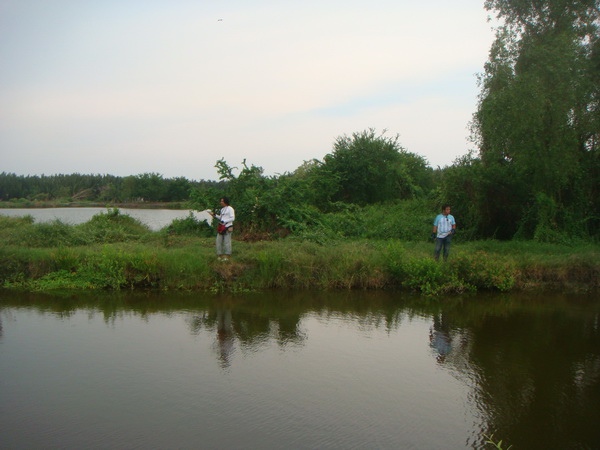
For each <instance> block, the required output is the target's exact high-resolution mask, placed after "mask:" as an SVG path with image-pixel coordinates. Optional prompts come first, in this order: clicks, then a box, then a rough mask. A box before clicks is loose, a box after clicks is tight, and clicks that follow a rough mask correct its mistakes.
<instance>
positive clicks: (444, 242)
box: [431, 205, 456, 261]
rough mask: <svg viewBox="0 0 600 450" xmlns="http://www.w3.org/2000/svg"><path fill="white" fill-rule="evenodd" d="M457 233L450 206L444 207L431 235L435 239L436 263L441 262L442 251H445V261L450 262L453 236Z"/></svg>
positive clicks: (434, 253) (434, 222) (434, 254)
mask: <svg viewBox="0 0 600 450" xmlns="http://www.w3.org/2000/svg"><path fill="white" fill-rule="evenodd" d="M455 232H456V221H455V220H454V216H452V215H451V214H450V205H442V213H441V214H438V215H437V216H436V218H435V220H434V221H433V232H432V233H431V237H432V238H433V239H435V250H434V252H433V256H434V258H435V260H436V261H439V259H440V253H441V251H442V249H444V261H447V260H448V254H449V253H450V245H451V244H452V235H453V234H454V233H455Z"/></svg>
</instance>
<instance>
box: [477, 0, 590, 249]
mask: <svg viewBox="0 0 600 450" xmlns="http://www.w3.org/2000/svg"><path fill="white" fill-rule="evenodd" d="M485 7H486V9H488V10H490V11H493V12H495V13H496V16H497V18H498V19H499V20H500V21H501V23H502V24H503V25H502V26H500V27H499V28H498V29H497V35H496V40H495V42H494V43H493V45H492V48H491V50H490V56H489V60H488V62H487V63H486V65H485V72H484V74H483V75H482V77H481V80H480V82H481V94H480V102H479V106H478V110H477V112H476V114H475V120H474V130H475V137H476V140H477V142H478V145H479V152H480V155H479V156H480V158H481V163H482V166H483V174H484V176H483V177H482V182H481V189H482V190H483V191H484V192H485V195H484V196H483V198H485V199H486V205H485V206H484V205H481V211H480V212H481V214H482V216H483V217H482V224H483V226H484V227H485V226H487V227H488V228H492V227H498V225H499V224H500V225H501V226H502V227H503V229H504V230H505V233H506V234H507V235H512V234H514V233H515V232H520V233H521V234H522V235H523V236H527V237H532V236H533V237H537V238H540V239H551V236H556V234H557V233H560V232H564V231H570V232H575V233H581V232H587V233H591V234H596V233H598V230H599V229H600V218H599V217H598V215H599V213H598V211H600V203H598V194H599V192H598V189H599V188H598V186H599V185H600V175H599V173H600V164H599V161H600V157H599V153H600V39H599V35H598V31H599V24H600V5H599V1H598V0H575V1H573V0H486V2H485ZM507 209H509V210H507ZM505 237H509V236H505Z"/></svg>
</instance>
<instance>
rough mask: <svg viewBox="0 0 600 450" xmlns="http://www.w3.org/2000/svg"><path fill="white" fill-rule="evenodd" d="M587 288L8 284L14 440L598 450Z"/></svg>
mask: <svg viewBox="0 0 600 450" xmlns="http://www.w3.org/2000/svg"><path fill="white" fill-rule="evenodd" d="M599 317H600V305H599V304H598V302H597V300H596V299H595V298H591V297H585V296H559V295H544V296H539V297H536V296H533V295H526V296H516V295H502V296H499V295H486V296H482V295H477V296H472V297H453V298H445V299H427V298H423V297H418V296H411V295H406V294H397V293H365V292H360V293H354V292H348V293H287V292H271V293H261V294H247V295H243V296H224V297H215V296H209V295H206V294H200V293H193V294H165V293H121V294H119V293H117V294H109V293H94V294H89V295H85V296H83V295H77V296H68V295H64V296H51V295H32V294H16V293H12V292H0V321H1V322H0V326H1V328H0V445H1V447H2V448H111V449H112V448H207V449H212V448H214V449H216V448H232V449H241V448H292V449H315V448H319V449H321V448H336V449H337V448H344V449H346V448H369V449H370V448H381V449H388V448H389V449H397V448H415V449H421V448H427V449H446V448H483V442H484V441H485V438H484V434H488V435H489V434H492V433H493V434H494V436H495V437H496V439H497V440H499V439H502V440H503V441H504V443H505V448H506V446H508V445H510V444H512V445H513V448H528V449H530V448H598V447H599V446H600V430H599V429H598V423H600V327H599V325H600V321H599Z"/></svg>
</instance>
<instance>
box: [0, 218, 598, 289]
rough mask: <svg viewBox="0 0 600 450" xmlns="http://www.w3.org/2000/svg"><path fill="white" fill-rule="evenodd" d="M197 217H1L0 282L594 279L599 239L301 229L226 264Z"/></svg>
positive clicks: (405, 283)
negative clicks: (437, 247)
mask: <svg viewBox="0 0 600 450" xmlns="http://www.w3.org/2000/svg"><path fill="white" fill-rule="evenodd" d="M343 214H344V213H331V214H328V215H327V220H328V221H332V222H337V221H336V217H342V216H343ZM194 221H195V219H194V218H193V217H191V216H190V217H189V218H186V219H184V220H181V221H176V223H174V224H172V225H171V226H169V227H166V228H164V229H163V230H161V231H159V232H152V231H149V230H148V228H146V227H145V226H143V225H142V224H140V223H139V222H137V221H136V220H135V219H132V218H130V217H129V216H126V215H122V214H120V213H119V212H118V210H108V211H107V213H106V214H101V215H98V216H96V217H94V218H93V219H92V220H91V221H89V222H87V223H85V224H82V225H66V224H63V223H61V222H59V221H55V222H53V223H46V224H44V223H40V224H36V223H34V222H33V221H32V220H31V218H30V217H29V218H27V217H26V218H9V217H2V216H0V230H1V231H2V234H3V236H4V239H3V242H2V244H1V245H0V285H1V286H2V287H5V288H16V289H26V290H32V291H46V290H52V289H132V288H144V289H162V290H178V289H183V290H205V291H233V292H247V291H250V290H264V289H271V288H282V289H303V290H310V289H404V290H410V291H414V292H419V293H423V294H427V295H436V294H443V293H457V292H468V291H477V290H483V291H487V290H492V291H511V290H518V289H532V288H536V289H539V288H559V289H577V290H581V289H585V290H587V289H595V288H598V287H599V284H600V282H599V280H600V247H599V246H597V245H588V244H586V245H581V246H566V245H560V244H549V243H535V242H528V243H517V242H514V241H513V242H499V241H476V242H466V243H461V244H459V245H455V249H454V251H453V254H452V257H451V259H450V261H449V262H448V263H436V262H435V261H434V260H433V258H432V257H431V253H432V249H433V246H432V244H431V243H430V242H426V241H425V240H422V239H421V240H413V241H405V240H400V239H388V238H385V239H384V238H377V237H370V238H368V239H366V238H364V237H362V236H361V237H357V238H352V239H351V238H343V237H342V238H340V237H335V236H333V235H331V236H329V237H328V238H327V245H321V244H320V243H319V239H306V238H304V237H303V235H302V234H299V235H298V236H295V235H292V236H289V237H287V238H286V239H279V240H271V241H261V242H247V241H236V242H235V249H234V258H233V260H232V261H230V262H227V263H224V262H221V261H219V260H218V259H217V258H216V256H215V255H214V236H212V230H211V229H210V228H209V227H208V226H207V225H206V224H205V223H204V222H202V223H199V222H196V223H195V222H194ZM339 223H340V224H341V223H342V222H341V221H339ZM207 234H210V235H211V237H203V235H205V236H206V235H207Z"/></svg>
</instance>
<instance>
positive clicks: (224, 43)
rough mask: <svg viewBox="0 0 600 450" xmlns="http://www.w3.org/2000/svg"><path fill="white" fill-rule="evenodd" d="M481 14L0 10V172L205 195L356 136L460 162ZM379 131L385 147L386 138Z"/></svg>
mask: <svg viewBox="0 0 600 450" xmlns="http://www.w3.org/2000/svg"><path fill="white" fill-rule="evenodd" d="M488 15H489V12H487V11H485V10H484V8H483V0H455V1H452V2H449V1H448V0H429V1H426V2H415V1H414V0H368V1H367V0H344V1H341V0H303V1H282V0H278V1H275V0H245V1H240V0H221V1H218V2H216V1H207V0H196V1H188V0H169V1H167V0H162V1H159V0H118V1H117V0H114V1H113V0H103V1H98V0H52V1H48V0H14V1H13V0H0V172H7V173H16V174H17V175H41V174H45V175H54V174H71V173H81V174H110V175H116V176H128V175H137V174H142V173H158V174H161V175H162V176H163V177H165V178H175V177H185V178H187V179H190V180H201V179H204V180H216V179H218V174H217V171H216V169H215V167H214V166H215V163H216V161H217V160H219V159H221V158H224V159H225V161H227V163H228V164H229V165H230V166H234V167H238V168H239V167H241V164H242V161H243V160H244V159H245V160H246V162H247V164H248V165H250V164H254V165H256V166H260V167H262V168H263V169H264V173H265V174H266V175H277V174H283V173H286V172H293V171H294V170H295V169H296V168H298V167H299V166H300V165H302V164H303V162H304V161H309V160H312V159H318V160H322V159H323V157H324V156H325V155H326V154H328V153H331V152H332V151H333V144H334V142H335V140H336V139H337V138H338V137H340V136H344V135H348V136H350V135H352V134H353V133H356V132H361V131H364V130H367V129H370V128H373V129H375V130H376V131H377V133H378V134H381V133H383V132H384V131H385V134H384V136H387V137H395V136H396V135H399V140H398V141H399V143H400V144H401V146H402V147H403V148H404V149H405V150H407V151H409V152H412V153H415V154H418V155H420V156H422V157H424V158H425V159H426V160H427V162H428V163H429V165H430V166H432V167H434V168H435V167H438V166H439V167H444V166H446V165H450V164H452V162H453V161H454V160H455V159H456V158H457V157H459V156H462V155H464V154H466V153H467V152H468V151H469V150H471V149H473V148H474V144H472V143H471V142H470V141H469V139H468V137H469V129H468V125H469V122H470V121H471V119H472V115H473V113H474V112H475V110H476V107H477V96H478V94H479V87H478V85H477V78H476V75H477V74H478V73H481V72H483V66H484V64H485V62H486V60H487V57H488V52H489V48H490V46H491V43H492V41H493V38H494V32H493V29H492V25H491V23H490V22H488V20H487V18H488ZM386 130H387V131H386Z"/></svg>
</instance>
